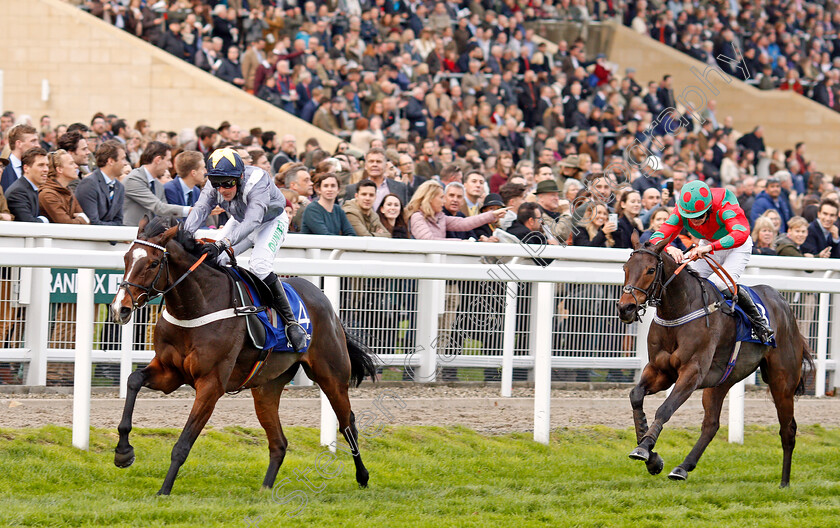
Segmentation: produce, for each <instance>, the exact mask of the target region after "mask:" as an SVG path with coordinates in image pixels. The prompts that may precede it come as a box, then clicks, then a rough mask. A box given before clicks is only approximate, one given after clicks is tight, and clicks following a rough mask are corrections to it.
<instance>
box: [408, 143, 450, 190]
mask: <svg viewBox="0 0 840 528" xmlns="http://www.w3.org/2000/svg"><path fill="white" fill-rule="evenodd" d="M437 150H438V147H437V142H436V141H435V140H434V139H424V140H423V144H422V146H421V147H420V152H421V153H422V154H423V159H422V160H421V161H419V162H418V163H417V165H415V167H414V173H415V174H416V175H418V176H421V177H423V178H426V179H427V180H428V179H429V178H432V177H434V176H438V175H440V169H442V168H443V166H442V165H441V163H440V162H439V161H438V160H437Z"/></svg>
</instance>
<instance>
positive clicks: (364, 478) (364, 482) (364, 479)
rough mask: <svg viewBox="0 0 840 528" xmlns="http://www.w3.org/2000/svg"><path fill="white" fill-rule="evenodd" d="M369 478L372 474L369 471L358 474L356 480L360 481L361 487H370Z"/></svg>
mask: <svg viewBox="0 0 840 528" xmlns="http://www.w3.org/2000/svg"><path fill="white" fill-rule="evenodd" d="M368 480H370V474H369V473H368V472H367V471H365V472H364V473H357V474H356V482H358V483H359V487H360V488H366V487H368Z"/></svg>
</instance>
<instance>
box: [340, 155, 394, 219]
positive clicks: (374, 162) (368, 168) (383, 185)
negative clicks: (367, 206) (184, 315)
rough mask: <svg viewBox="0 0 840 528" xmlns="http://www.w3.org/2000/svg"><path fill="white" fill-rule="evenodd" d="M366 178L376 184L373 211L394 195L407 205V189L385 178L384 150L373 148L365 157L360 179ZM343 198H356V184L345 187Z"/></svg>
mask: <svg viewBox="0 0 840 528" xmlns="http://www.w3.org/2000/svg"><path fill="white" fill-rule="evenodd" d="M365 178H368V179H370V180H371V181H373V183H375V184H376V200H375V201H374V202H373V210H374V211H377V210H378V209H379V205H380V204H381V203H382V200H384V199H385V197H386V196H388V195H389V194H396V195H397V198H399V199H400V201H401V202H402V203H403V207H405V206H406V205H407V204H408V200H409V198H410V196H409V195H408V187H406V186H405V184H403V183H400V182H398V181H396V180H392V179H390V178H386V177H385V150H384V149H381V148H379V147H374V148H372V149H370V150H369V151H368V153H367V154H366V155H365V170H364V173H363V174H362V179H365ZM344 196H356V184H350V185H348V186H347V190H346V192H345V193H344Z"/></svg>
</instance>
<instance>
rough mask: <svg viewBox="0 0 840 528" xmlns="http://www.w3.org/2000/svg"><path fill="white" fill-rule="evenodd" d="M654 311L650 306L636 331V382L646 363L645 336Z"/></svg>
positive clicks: (646, 348)
mask: <svg viewBox="0 0 840 528" xmlns="http://www.w3.org/2000/svg"><path fill="white" fill-rule="evenodd" d="M655 313H656V308H650V309H648V310H647V311H646V312H645V315H643V316H642V320H641V321H639V326H638V332H637V333H636V359H638V360H639V367H638V369H637V370H636V375H635V376H634V379H635V381H636V383H638V382H639V380H640V379H641V378H642V371H643V370H644V369H645V365H647V363H648V345H647V338H648V333H649V332H650V325H651V323H652V322H653V314H655Z"/></svg>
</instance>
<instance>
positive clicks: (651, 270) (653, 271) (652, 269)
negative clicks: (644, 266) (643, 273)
mask: <svg viewBox="0 0 840 528" xmlns="http://www.w3.org/2000/svg"><path fill="white" fill-rule="evenodd" d="M654 273H656V268H650V269H648V270H647V274H648V275H653V274H654Z"/></svg>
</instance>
